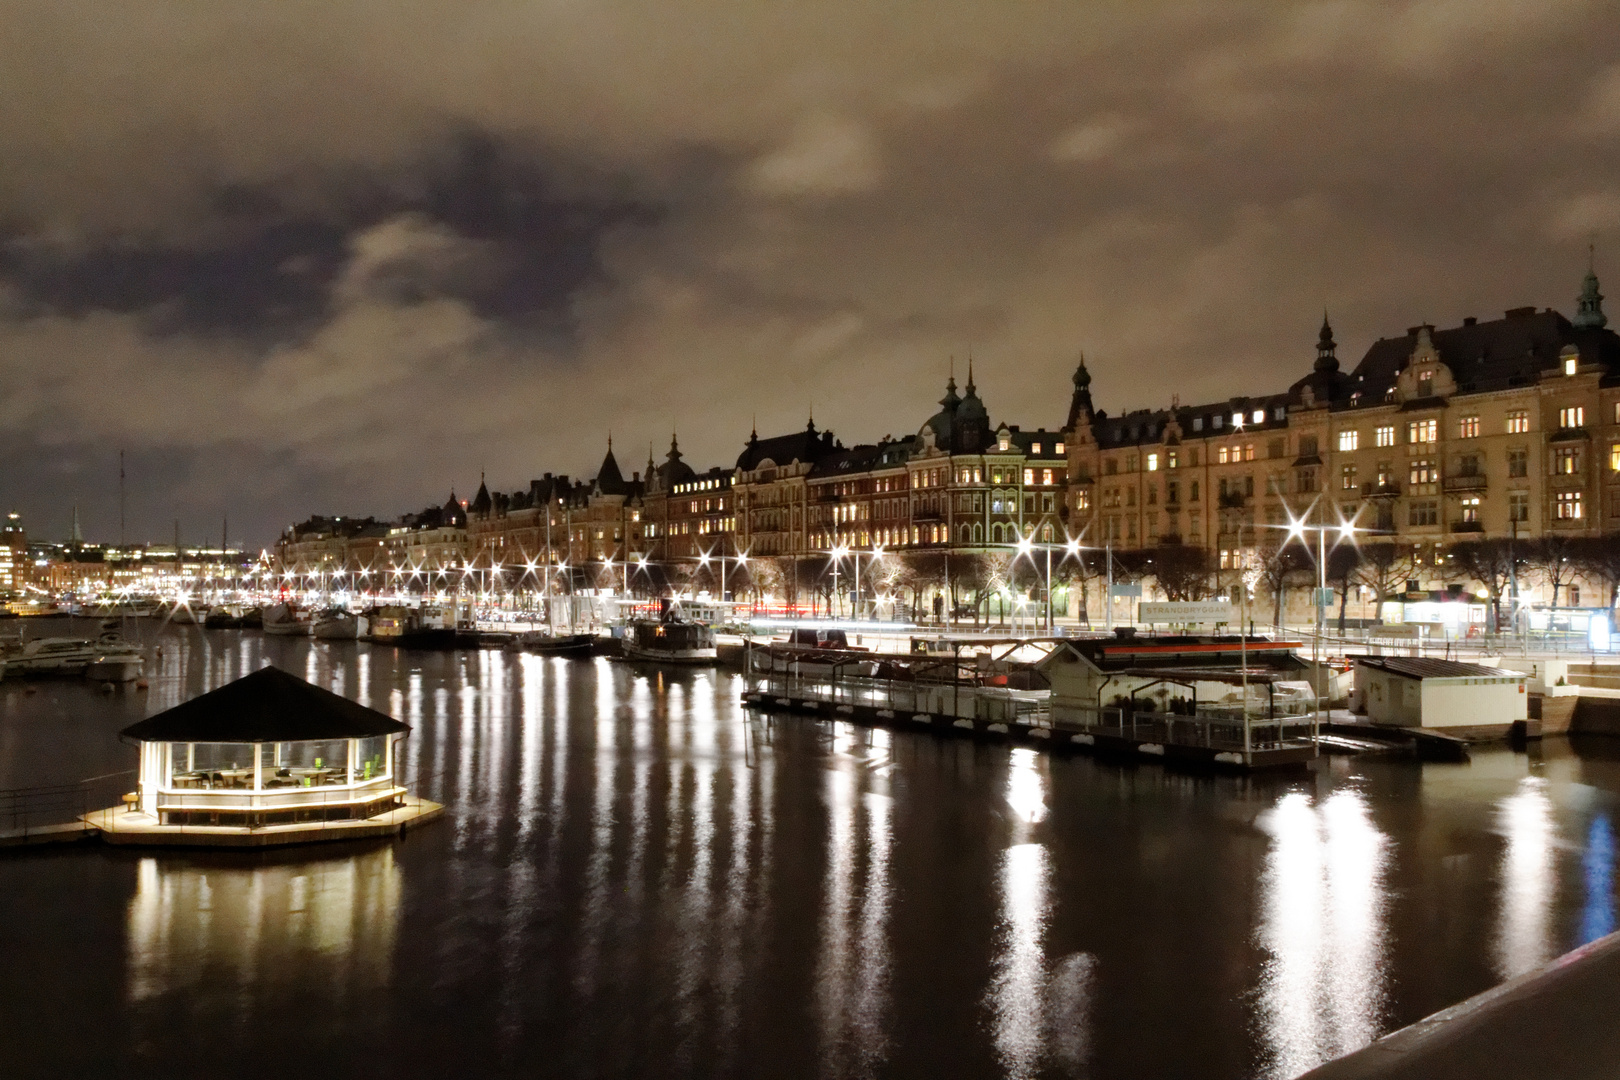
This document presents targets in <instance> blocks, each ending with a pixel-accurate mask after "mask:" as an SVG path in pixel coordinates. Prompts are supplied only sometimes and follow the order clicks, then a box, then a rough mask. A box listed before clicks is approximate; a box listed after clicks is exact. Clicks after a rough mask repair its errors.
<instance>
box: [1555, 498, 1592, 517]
mask: <svg viewBox="0 0 1620 1080" xmlns="http://www.w3.org/2000/svg"><path fill="white" fill-rule="evenodd" d="M1581 509H1582V508H1581V493H1580V492H1578V491H1560V492H1559V493H1558V501H1557V502H1556V503H1555V504H1554V505H1553V516H1554V517H1555V518H1557V519H1558V520H1559V521H1579V520H1581V518H1583V517H1585V516H1586V515H1585V514H1583V513H1582V512H1581Z"/></svg>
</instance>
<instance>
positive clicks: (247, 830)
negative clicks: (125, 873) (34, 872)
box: [81, 795, 444, 848]
mask: <svg viewBox="0 0 1620 1080" xmlns="http://www.w3.org/2000/svg"><path fill="white" fill-rule="evenodd" d="M443 814H444V807H443V806H442V805H440V804H439V803H436V802H429V801H428V800H426V799H419V798H417V797H415V796H414V795H406V796H404V797H402V798H401V799H400V805H399V806H398V807H397V808H395V809H393V810H389V811H387V812H385V813H381V814H378V815H376V816H375V817H369V818H356V819H352V820H346V819H337V820H331V821H295V822H289V823H287V824H283V825H259V826H251V827H250V826H243V825H181V826H177V825H160V824H159V823H158V822H157V820H156V819H155V818H153V817H152V816H151V815H149V814H141V813H130V812H129V811H127V810H126V809H125V808H124V807H112V808H109V809H106V810H97V811H94V812H92V813H89V814H86V815H85V816H84V817H83V818H82V819H81V821H82V822H83V823H84V826H86V827H88V828H92V829H94V830H96V831H97V832H98V833H100V835H101V839H102V840H103V841H105V842H106V843H109V844H139V845H162V846H164V847H230V848H263V847H283V846H285V845H288V844H311V843H319V842H321V841H331V840H364V839H368V838H371V837H379V836H403V835H404V834H405V832H406V831H407V830H409V829H412V828H415V827H416V826H418V825H426V824H427V823H428V822H430V821H433V820H434V819H436V818H438V817H440V816H442V815H443Z"/></svg>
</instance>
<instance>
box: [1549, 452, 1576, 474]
mask: <svg viewBox="0 0 1620 1080" xmlns="http://www.w3.org/2000/svg"><path fill="white" fill-rule="evenodd" d="M1580 471H1581V451H1580V447H1578V446H1560V447H1559V448H1558V452H1557V453H1556V454H1555V455H1554V457H1553V472H1554V473H1555V474H1557V475H1558V476H1574V475H1575V474H1576V473H1578V472H1580Z"/></svg>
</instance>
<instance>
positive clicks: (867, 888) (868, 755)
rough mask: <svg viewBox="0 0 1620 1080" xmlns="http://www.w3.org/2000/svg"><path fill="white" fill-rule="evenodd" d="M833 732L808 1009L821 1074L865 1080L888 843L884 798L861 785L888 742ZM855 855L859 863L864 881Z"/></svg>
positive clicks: (883, 979) (880, 1033) (884, 987)
mask: <svg viewBox="0 0 1620 1080" xmlns="http://www.w3.org/2000/svg"><path fill="white" fill-rule="evenodd" d="M833 732H834V734H833V741H832V748H831V749H832V760H831V762H830V767H829V769H828V771H827V773H826V774H825V775H826V782H825V788H824V797H825V800H826V805H827V833H828V835H827V865H826V875H825V881H826V884H825V886H824V898H823V901H822V914H821V950H820V955H819V957H818V960H817V965H816V1009H817V1013H818V1016H819V1019H820V1027H821V1044H822V1072H823V1074H824V1075H829V1076H865V1075H870V1074H872V1073H873V1072H875V1071H876V1070H877V1068H878V1067H879V1066H880V1065H881V1064H882V1062H883V1060H884V1056H885V1054H886V1052H887V1049H888V1034H887V1026H886V1024H887V1014H888V980H889V963H890V960H889V941H888V919H889V907H890V885H889V855H890V849H891V846H892V843H893V838H892V835H891V829H892V826H891V824H890V812H891V807H890V803H891V799H890V796H889V795H888V794H887V792H873V791H865V790H863V784H864V783H865V782H867V781H870V780H873V779H875V778H874V777H873V775H872V774H873V773H875V772H876V773H878V774H879V775H881V772H879V771H880V770H883V769H885V768H887V767H888V766H889V765H890V762H889V753H890V744H889V739H890V738H891V736H890V735H889V733H888V732H880V731H873V732H865V731H862V730H861V729H858V728H855V727H854V726H852V725H849V724H835V725H833ZM863 738H867V739H870V740H871V741H870V743H869V745H867V746H863V745H862V743H861V740H862V739H863ZM863 811H864V816H865V823H864V824H865V828H864V830H863V829H862V821H861V818H862V812H863ZM863 839H864V843H863V842H862V841H863ZM862 854H864V855H865V856H866V858H865V867H864V868H865V875H864V879H863V878H862V876H861V873H860V871H861V869H862V860H861V859H860V856H861V855H862ZM857 903H858V904H859V907H858V909H857Z"/></svg>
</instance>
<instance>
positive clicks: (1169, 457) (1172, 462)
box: [1164, 450, 1176, 469]
mask: <svg viewBox="0 0 1620 1080" xmlns="http://www.w3.org/2000/svg"><path fill="white" fill-rule="evenodd" d="M1164 467H1165V468H1167V469H1173V468H1175V467H1176V452H1175V451H1174V450H1167V451H1165V454H1164Z"/></svg>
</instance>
